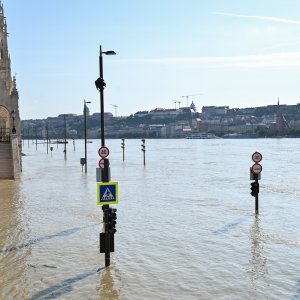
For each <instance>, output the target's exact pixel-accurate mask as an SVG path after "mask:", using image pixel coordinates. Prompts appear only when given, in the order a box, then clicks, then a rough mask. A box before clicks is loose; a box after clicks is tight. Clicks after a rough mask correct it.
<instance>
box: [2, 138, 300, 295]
mask: <svg viewBox="0 0 300 300" xmlns="http://www.w3.org/2000/svg"><path fill="white" fill-rule="evenodd" d="M39 143H41V141H39ZM106 144H107V146H108V147H109V148H110V156H109V158H110V166H111V179H112V180H113V181H118V182H119V191H120V203H119V204H118V205H117V206H116V208H117V209H118V212H117V214H118V220H117V233H116V235H115V252H114V253H112V254H111V266H110V267H109V268H107V269H105V268H104V255H103V254H100V253H99V233H100V232H101V230H102V210H101V208H100V207H97V205H96V175H95V168H96V166H97V164H98V160H99V157H98V154H97V150H98V148H99V141H96V140H93V143H89V144H88V163H89V164H88V173H87V174H85V173H84V172H82V168H81V165H80V157H84V144H83V141H77V140H76V141H75V151H74V147H73V143H72V141H71V140H70V141H69V144H68V146H67V157H66V158H67V159H66V160H65V159H64V154H63V145H58V146H57V145H52V146H53V151H52V152H51V151H49V154H48V155H47V153H46V146H45V144H38V145H37V146H38V147H37V150H36V147H35V145H34V144H32V141H30V143H29V145H28V143H27V141H25V143H24V146H23V152H24V153H25V154H26V156H24V157H23V174H22V178H21V179H20V180H16V181H12V180H3V181H0V206H1V207H0V276H1V277H0V299H5V300H6V299H130V300H135V299H138V300H140V299H230V300H231V299H300V229H299V228H300V205H299V204H300V202H299V201H300V200H299V199H300V155H299V149H300V140H299V139H257V140H222V139H220V140H146V166H145V167H144V166H143V154H142V151H141V141H140V140H126V141H125V144H126V145H125V162H123V161H122V152H121V150H122V149H121V141H120V140H107V143H106ZM255 151H260V152H262V154H263V160H262V162H261V164H262V165H263V172H262V180H261V181H260V194H259V206H260V214H259V216H255V214H254V198H253V197H251V195H250V181H249V167H250V166H251V165H252V161H251V155H252V153H253V152H255Z"/></svg>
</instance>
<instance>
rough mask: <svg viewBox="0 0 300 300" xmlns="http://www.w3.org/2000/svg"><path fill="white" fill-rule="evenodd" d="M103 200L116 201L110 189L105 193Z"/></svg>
mask: <svg viewBox="0 0 300 300" xmlns="http://www.w3.org/2000/svg"><path fill="white" fill-rule="evenodd" d="M101 200H104V201H106V200H115V197H114V195H113V194H112V193H111V191H110V190H109V188H106V191H105V193H104V195H103V196H102V198H101Z"/></svg>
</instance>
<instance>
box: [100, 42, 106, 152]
mask: <svg viewBox="0 0 300 300" xmlns="http://www.w3.org/2000/svg"><path fill="white" fill-rule="evenodd" d="M99 73H100V78H102V79H103V60H102V47H101V46H100V56H99ZM100 111H101V146H102V147H103V146H105V135H104V87H102V88H101V89H100Z"/></svg>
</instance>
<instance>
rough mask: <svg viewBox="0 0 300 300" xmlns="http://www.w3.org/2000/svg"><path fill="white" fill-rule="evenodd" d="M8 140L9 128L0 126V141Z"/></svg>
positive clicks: (6, 141)
mask: <svg viewBox="0 0 300 300" xmlns="http://www.w3.org/2000/svg"><path fill="white" fill-rule="evenodd" d="M9 142H10V129H7V128H0V143H9Z"/></svg>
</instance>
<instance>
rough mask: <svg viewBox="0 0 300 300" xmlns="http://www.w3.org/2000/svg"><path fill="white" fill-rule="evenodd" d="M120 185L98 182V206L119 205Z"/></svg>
mask: <svg viewBox="0 0 300 300" xmlns="http://www.w3.org/2000/svg"><path fill="white" fill-rule="evenodd" d="M118 203H119V195H118V183H117V182H98V183H97V204H98V205H107V204H118Z"/></svg>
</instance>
